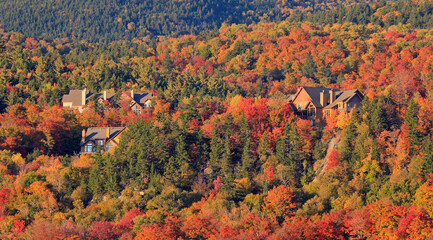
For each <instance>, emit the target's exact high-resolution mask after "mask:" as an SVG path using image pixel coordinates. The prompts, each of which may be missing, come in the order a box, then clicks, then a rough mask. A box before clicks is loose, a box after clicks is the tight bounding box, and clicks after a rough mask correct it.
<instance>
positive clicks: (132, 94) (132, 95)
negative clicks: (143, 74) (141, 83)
mask: <svg viewBox="0 0 433 240" xmlns="http://www.w3.org/2000/svg"><path fill="white" fill-rule="evenodd" d="M131 98H132V99H134V90H133V89H131Z"/></svg>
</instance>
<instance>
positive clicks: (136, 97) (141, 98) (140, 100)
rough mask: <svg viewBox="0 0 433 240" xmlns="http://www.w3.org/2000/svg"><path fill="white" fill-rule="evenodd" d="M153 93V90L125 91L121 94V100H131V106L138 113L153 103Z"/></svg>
mask: <svg viewBox="0 0 433 240" xmlns="http://www.w3.org/2000/svg"><path fill="white" fill-rule="evenodd" d="M152 98H153V94H152V93H151V92H148V93H145V92H134V90H131V91H130V92H123V93H122V95H121V96H120V99H121V101H127V102H129V107H130V108H131V110H132V111H134V112H135V113H136V114H140V113H141V111H142V110H143V109H144V108H148V107H150V106H151V104H152V101H151V100H152Z"/></svg>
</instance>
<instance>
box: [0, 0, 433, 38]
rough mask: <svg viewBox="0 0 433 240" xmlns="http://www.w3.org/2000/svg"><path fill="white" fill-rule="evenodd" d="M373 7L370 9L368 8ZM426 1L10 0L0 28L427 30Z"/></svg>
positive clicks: (0, 13)
mask: <svg viewBox="0 0 433 240" xmlns="http://www.w3.org/2000/svg"><path fill="white" fill-rule="evenodd" d="M368 3H375V4H368ZM432 7H433V5H432V3H431V1H422V2H420V3H416V2H414V1H402V0H401V1H397V2H393V1H391V2H385V1H381V2H379V1H369V2H364V1H357V0H351V1H344V2H343V3H341V2H340V1H322V0H319V1H278V0H266V1H265V0H255V1H246V0H221V1H214V0H199V1H192V0H186V1H176V0H164V1H157V0H146V1H135V0H122V1H120V0H98V1H85V0H67V1H61V0H55V1H42V2H41V1H35V0H16V1H2V2H0V23H1V24H2V25H3V27H4V28H5V29H6V30H7V31H17V32H21V33H24V34H26V35H27V36H29V37H43V38H61V37H72V38H77V39H85V40H87V41H91V42H111V41H114V40H121V39H127V40H131V39H133V38H142V37H145V36H149V35H174V36H179V35H183V34H198V33H199V32H201V31H204V30H212V29H214V28H219V27H220V26H221V25H222V24H223V23H227V24H233V23H236V24H252V23H257V22H274V21H277V22H279V21H281V20H285V19H287V20H289V21H290V22H298V21H311V22H315V23H320V24H333V23H344V22H353V23H357V24H367V23H375V24H380V25H382V26H385V27H388V26H391V25H395V24H398V23H402V24H407V23H410V24H411V25H412V26H414V27H420V28H430V27H431V26H432V24H433V20H432V19H433V15H432Z"/></svg>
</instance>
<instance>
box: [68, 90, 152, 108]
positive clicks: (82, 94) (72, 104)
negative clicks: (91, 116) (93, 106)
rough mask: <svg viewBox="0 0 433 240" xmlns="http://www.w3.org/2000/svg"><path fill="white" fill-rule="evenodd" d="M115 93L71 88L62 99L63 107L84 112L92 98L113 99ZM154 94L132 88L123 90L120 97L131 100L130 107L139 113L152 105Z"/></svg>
mask: <svg viewBox="0 0 433 240" xmlns="http://www.w3.org/2000/svg"><path fill="white" fill-rule="evenodd" d="M115 95H116V94H115V93H109V92H107V91H104V92H102V93H91V92H90V91H89V90H87V89H83V90H70V91H69V94H67V95H64V96H63V99H62V103H63V107H66V108H74V109H78V111H80V112H82V111H83V108H84V106H86V105H87V104H88V103H89V100H90V99H97V100H98V102H99V103H101V104H102V103H103V102H104V101H109V102H111V101H113V99H114V96H115ZM152 97H153V94H152V93H151V92H149V93H144V92H136V93H134V90H131V92H122V93H121V96H120V99H121V100H126V101H130V104H129V107H130V108H131V110H132V111H134V112H135V113H137V114H140V113H141V110H142V109H144V108H146V107H150V106H151V103H152V102H151V100H152Z"/></svg>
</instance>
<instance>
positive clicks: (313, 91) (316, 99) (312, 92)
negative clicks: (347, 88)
mask: <svg viewBox="0 0 433 240" xmlns="http://www.w3.org/2000/svg"><path fill="white" fill-rule="evenodd" d="M302 88H303V89H304V90H305V92H307V94H308V95H309V96H310V97H311V102H312V103H313V105H314V106H315V107H323V106H322V104H320V93H321V92H323V91H325V92H328V93H329V91H331V90H334V91H335V94H336V95H337V96H338V94H339V93H340V90H338V89H332V88H323V87H302ZM298 93H299V91H298V92H297V93H295V94H294V95H292V96H290V97H289V101H293V100H294V98H295V96H296V95H297V94H298Z"/></svg>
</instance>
